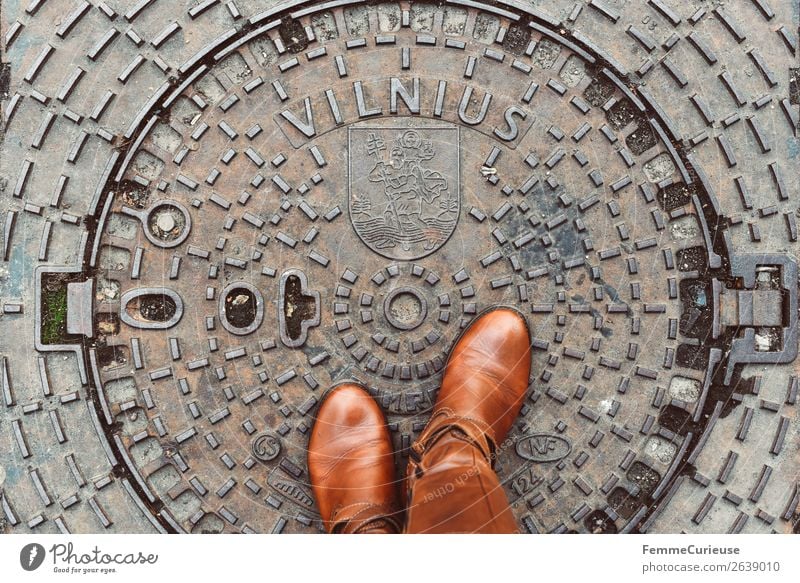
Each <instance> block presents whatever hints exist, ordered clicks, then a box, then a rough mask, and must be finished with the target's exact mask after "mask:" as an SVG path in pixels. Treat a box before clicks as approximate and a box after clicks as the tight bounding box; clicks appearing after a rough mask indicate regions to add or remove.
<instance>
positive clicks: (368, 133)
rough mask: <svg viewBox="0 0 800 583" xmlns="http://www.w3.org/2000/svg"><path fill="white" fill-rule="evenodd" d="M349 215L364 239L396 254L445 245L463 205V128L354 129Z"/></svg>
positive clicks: (413, 254) (419, 253)
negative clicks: (460, 133) (460, 145)
mask: <svg viewBox="0 0 800 583" xmlns="http://www.w3.org/2000/svg"><path fill="white" fill-rule="evenodd" d="M348 146H349V147H348V151H349V159H350V166H349V169H350V172H349V184H350V220H351V221H352V224H353V228H354V229H355V231H356V233H358V236H359V237H360V238H361V240H362V241H363V242H364V243H365V244H366V245H367V246H368V247H369V248H370V249H372V250H373V251H375V252H376V253H379V254H380V255H383V256H384V257H390V258H392V259H418V258H420V257H425V256H426V255H430V254H431V253H433V252H434V251H436V250H437V249H439V248H440V247H441V246H442V245H444V244H445V243H446V242H447V240H448V239H449V238H450V235H452V234H453V231H454V230H455V228H456V224H457V223H458V215H459V209H460V198H461V192H460V183H459V130H458V128H457V127H433V128H414V129H407V128H377V127H360V128H351V129H350V135H349V140H348Z"/></svg>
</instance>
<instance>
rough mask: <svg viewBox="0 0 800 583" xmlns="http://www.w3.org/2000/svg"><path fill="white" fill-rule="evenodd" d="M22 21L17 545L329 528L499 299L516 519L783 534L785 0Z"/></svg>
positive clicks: (788, 158)
mask: <svg viewBox="0 0 800 583" xmlns="http://www.w3.org/2000/svg"><path fill="white" fill-rule="evenodd" d="M10 4H11V3H8V2H6V3H4V4H3V12H2V30H1V32H2V33H3V34H4V35H5V39H6V48H5V52H4V53H3V59H0V60H4V59H7V60H10V63H11V73H12V74H11V78H10V79H11V85H10V88H9V92H8V97H7V98H6V97H3V99H4V101H3V102H2V106H3V112H4V119H5V120H6V126H5V130H4V132H5V134H4V138H3V143H2V153H3V157H2V161H1V162H0V179H1V180H3V182H2V184H3V185H4V187H3V192H2V198H1V199H0V200H2V201H3V210H4V217H5V220H4V225H5V228H4V238H3V241H4V247H3V256H2V257H0V259H3V262H2V263H1V264H0V268H2V269H3V272H2V279H0V285H2V290H3V314H2V316H0V326H2V327H3V330H4V331H7V332H8V333H6V334H4V335H3V338H2V339H0V356H2V366H3V368H2V392H3V400H2V404H3V407H2V410H0V447H2V449H0V452H2V453H0V500H1V501H2V511H1V512H0V525H2V529H3V530H7V531H10V532H27V531H29V530H31V529H36V530H39V531H59V530H60V531H68V530H69V531H74V532H86V531H89V532H91V531H99V530H104V529H107V530H110V531H113V532H152V531H160V532H316V531H319V530H320V525H319V521H318V517H317V515H316V511H315V505H314V501H313V498H312V496H311V490H310V487H309V484H308V482H307V471H306V468H305V462H306V445H307V439H308V432H309V430H310V427H311V425H312V424H313V417H314V412H315V408H316V405H317V403H318V402H319V401H320V400H321V398H322V395H323V394H324V392H325V390H326V389H327V388H328V387H330V386H332V385H334V384H336V383H339V382H342V381H345V380H357V381H359V382H361V383H363V384H364V385H365V386H367V387H368V388H369V390H370V391H371V392H372V393H373V395H374V396H375V398H376V399H377V401H378V402H379V403H380V404H381V406H382V407H383V408H384V411H385V412H386V414H387V417H388V419H389V422H390V425H391V429H392V436H393V439H394V445H395V450H396V458H397V466H398V471H399V472H401V471H402V470H403V469H404V467H405V456H406V455H407V454H406V451H407V448H408V447H409V446H410V444H411V443H412V442H413V440H414V439H415V436H416V435H417V434H418V433H419V432H420V431H421V429H422V428H423V427H424V425H425V422H426V420H427V415H428V412H429V409H430V407H431V406H432V403H433V402H434V400H435V398H436V391H437V388H438V386H439V383H440V381H441V373H442V368H443V365H444V362H445V360H446V358H447V354H448V350H449V348H450V346H451V345H452V343H453V341H454V340H455V338H456V337H457V335H458V333H459V332H460V330H461V329H462V328H463V327H464V326H466V325H467V324H468V323H469V322H470V321H471V319H472V318H474V317H475V316H476V315H477V314H479V313H480V312H481V311H482V310H484V309H486V308H489V307H491V306H496V305H509V306H514V307H516V308H518V309H519V310H521V311H522V312H523V313H525V314H526V315H527V318H528V322H529V325H530V327H531V330H532V334H533V348H534V351H533V352H534V355H533V362H532V376H531V379H530V389H529V393H528V398H527V401H526V404H525V406H524V407H523V411H522V415H521V416H520V418H519V419H518V420H517V423H516V425H515V427H514V428H513V430H512V433H511V435H510V438H511V439H510V441H509V443H508V444H507V446H506V447H504V448H503V451H502V453H501V455H500V458H499V462H498V471H499V474H500V475H501V478H502V479H503V482H504V484H505V486H506V490H507V493H508V496H509V499H510V500H511V501H512V505H513V508H514V512H515V514H516V516H517V518H518V520H519V522H520V527H521V529H522V530H523V531H524V532H532V533H534V532H773V531H774V532H791V531H792V530H793V529H794V530H795V531H796V530H797V523H798V504H799V503H800V477H799V476H800V460H799V459H798V444H800V431H799V430H798V425H797V413H796V411H797V409H796V407H797V393H798V366H797V358H796V357H797V342H798V338H797V315H798V312H797V310H798V306H797V291H798V288H797V286H798V278H797V262H796V261H797V260H796V257H797V250H798V249H797V213H798V200H800V193H798V188H800V187H799V186H798V180H797V171H796V168H795V166H796V162H797V155H798V151H800V148H799V147H798V140H797V137H796V128H797V117H798V112H797V109H798V108H797V104H796V103H795V102H796V99H795V97H796V96H794V95H793V93H792V91H791V79H790V78H791V72H789V74H788V75H787V74H786V73H787V71H790V68H791V66H792V65H793V64H794V63H796V60H794V57H793V52H794V51H796V44H797V17H798V10H797V6H796V4H795V5H791V4H789V3H780V6H778V5H777V3H774V2H773V3H768V2H766V1H765V0H759V1H752V2H741V3H737V4H735V5H733V6H725V7H723V6H721V5H719V6H718V5H716V4H713V3H709V2H695V3H692V2H689V3H682V4H680V10H679V9H678V8H679V6H678V5H677V3H676V5H675V6H674V7H672V8H671V7H669V6H668V3H667V2H664V1H661V0H658V1H656V0H651V1H650V2H619V1H616V2H615V1H611V0H608V1H600V0H591V1H590V2H587V3H583V2H551V3H539V2H536V3H533V4H527V3H526V4H524V5H522V4H515V3H510V2H509V3H504V2H497V3H491V4H482V3H459V2H450V3H444V4H441V5H435V4H428V3H416V2H413V3H399V4H372V3H327V4H323V3H313V2H311V3H303V2H299V3H293V4H292V3H287V4H284V5H280V6H277V7H274V9H270V4H269V3H266V2H256V1H248V2H245V1H244V0H241V1H240V0H234V1H231V2H224V3H223V2H202V3H196V2H192V3H189V4H187V6H186V7H185V8H184V9H182V10H183V13H181V14H178V13H174V14H169V13H170V12H171V11H170V9H168V7H167V5H166V3H162V2H157V1H156V2H144V3H141V2H140V3H132V4H131V5H130V6H127V7H123V6H117V5H116V4H114V5H112V3H108V4H102V3H97V5H94V4H89V3H88V2H78V3H76V6H75V10H74V11H73V12H71V13H69V14H68V16H65V17H63V18H62V19H61V20H59V21H58V22H59V24H58V25H57V26H56V29H55V30H52V29H48V28H47V27H48V26H51V27H52V24H48V23H46V22H45V21H44V20H43V19H44V18H46V15H47V14H49V12H48V11H50V10H52V8H53V6H52V5H51V4H53V3H51V2H33V3H31V4H30V6H28V7H27V8H26V9H23V8H22V7H17V6H16V5H14V6H12V7H11V12H12V14H13V16H9V5H10ZM694 4H696V6H694ZM771 4H774V5H771ZM690 5H691V6H690ZM168 14H169V18H165V17H166V15H168ZM173 19H174V20H173ZM167 20H170V21H171V22H173V24H170V23H169V22H167ZM101 24H102V26H101ZM103 30H107V31H108V32H105V33H101V31H103ZM34 31H36V32H38V34H40V35H53V38H52V39H51V42H50V44H47V45H45V48H41V47H42V45H41V43H39V44H36V43H32V41H31V39H32V38H33V37H32V34H33V32H34ZM765 31H767V32H768V34H767V32H765ZM47 38H49V37H47ZM47 47H50V49H48V48H47ZM58 63H61V69H62V70H61V71H58V70H56V69H57V67H58ZM87 72H90V73H92V75H88V74H87ZM84 76H86V77H87V78H86V79H84ZM0 79H2V76H0ZM62 290H63V291H62ZM92 294H93V295H92ZM62 300H63V302H64V304H65V306H66V307H65V308H64V312H65V313H64V314H63V316H64V323H63V329H61V328H59V327H58V325H57V322H56V323H54V322H53V320H54V315H53V314H55V313H57V312H58V307H59V305H60V304H59V302H60V301H62ZM87 306H91V310H89V309H88V308H87ZM15 334H16V336H14V335H15ZM13 338H19V340H18V341H15V340H14V339H13ZM31 340H32V341H31Z"/></svg>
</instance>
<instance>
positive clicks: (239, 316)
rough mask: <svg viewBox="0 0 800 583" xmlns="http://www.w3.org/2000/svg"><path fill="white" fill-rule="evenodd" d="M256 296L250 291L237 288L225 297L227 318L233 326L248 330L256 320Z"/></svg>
mask: <svg viewBox="0 0 800 583" xmlns="http://www.w3.org/2000/svg"><path fill="white" fill-rule="evenodd" d="M257 309H258V306H257V305H256V296H255V294H253V292H251V291H250V290H249V289H247V288H244V287H237V288H234V289H232V290H231V291H229V292H228V295H227V296H225V317H226V318H227V319H228V322H230V323H231V325H232V326H235V327H237V328H247V327H248V326H249V325H250V324H252V323H253V322H254V321H255V319H256V313H257Z"/></svg>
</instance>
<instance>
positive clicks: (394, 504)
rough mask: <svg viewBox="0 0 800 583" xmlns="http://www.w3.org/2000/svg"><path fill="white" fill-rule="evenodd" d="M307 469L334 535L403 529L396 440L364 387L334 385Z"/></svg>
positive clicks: (325, 401)
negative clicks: (393, 442)
mask: <svg viewBox="0 0 800 583" xmlns="http://www.w3.org/2000/svg"><path fill="white" fill-rule="evenodd" d="M308 472H309V474H310V476H311V487H312V489H313V491H314V498H316V501H317V507H318V508H319V513H320V516H321V517H322V520H323V521H324V523H325V528H326V529H327V530H328V532H330V533H348V534H349V533H362V534H363V533H398V532H400V530H401V524H402V519H401V518H400V505H399V502H398V496H397V479H396V478H395V471H394V457H393V454H392V440H391V438H390V436H389V429H388V427H387V426H386V420H385V419H384V416H383V412H382V411H381V409H380V407H379V406H378V404H377V403H376V402H375V400H374V399H373V398H372V397H371V396H370V395H369V394H368V393H367V392H366V391H365V390H364V389H363V388H362V387H360V386H358V385H355V384H344V385H340V386H338V387H335V388H333V389H331V391H330V392H328V394H327V395H326V396H325V398H324V399H323V401H322V404H321V405H320V407H319V411H318V412H317V418H316V421H315V423H314V427H313V428H312V430H311V437H310V439H309V442H308Z"/></svg>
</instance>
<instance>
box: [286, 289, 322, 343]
mask: <svg viewBox="0 0 800 583" xmlns="http://www.w3.org/2000/svg"><path fill="white" fill-rule="evenodd" d="M302 288H303V286H302V283H301V282H300V278H299V277H297V276H296V275H290V276H289V277H288V278H287V279H286V287H285V288H284V296H283V310H284V315H285V316H286V331H287V333H288V334H289V338H291V339H292V340H297V339H298V338H300V334H301V333H302V331H303V328H302V324H303V322H304V321H305V320H311V319H312V318H313V317H314V314H315V312H316V302H315V301H314V298H313V297H312V296H306V295H303V290H302Z"/></svg>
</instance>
